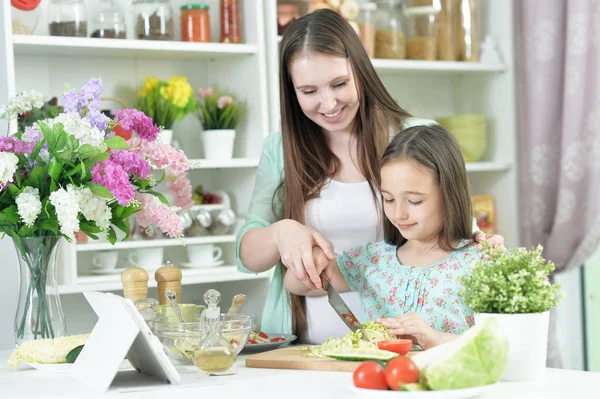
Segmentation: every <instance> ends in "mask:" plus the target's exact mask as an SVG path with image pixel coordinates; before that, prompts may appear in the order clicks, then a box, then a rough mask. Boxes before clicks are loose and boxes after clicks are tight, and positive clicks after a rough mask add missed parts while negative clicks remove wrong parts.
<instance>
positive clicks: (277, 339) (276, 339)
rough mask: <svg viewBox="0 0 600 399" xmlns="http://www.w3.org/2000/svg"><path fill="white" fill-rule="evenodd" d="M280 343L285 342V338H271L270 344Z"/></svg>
mask: <svg viewBox="0 0 600 399" xmlns="http://www.w3.org/2000/svg"><path fill="white" fill-rule="evenodd" d="M281 341H285V338H282V337H278V338H271V342H281Z"/></svg>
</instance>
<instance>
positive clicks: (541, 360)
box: [475, 312, 550, 381]
mask: <svg viewBox="0 0 600 399" xmlns="http://www.w3.org/2000/svg"><path fill="white" fill-rule="evenodd" d="M490 317H493V318H495V319H496V321H498V323H499V324H500V326H501V327H502V329H503V331H504V334H505V335H506V338H507V339H508V347H509V351H508V364H507V366H506V372H505V373H504V375H503V376H502V381H535V380H539V379H541V378H543V377H544V375H545V373H546V355H547V350H548V326H549V323H550V312H543V313H522V314H495V313H476V314H475V324H478V323H483V322H484V321H485V320H486V319H488V318H490Z"/></svg>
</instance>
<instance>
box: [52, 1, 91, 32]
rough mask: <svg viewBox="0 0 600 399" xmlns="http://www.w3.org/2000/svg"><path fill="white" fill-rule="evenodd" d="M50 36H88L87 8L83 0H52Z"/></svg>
mask: <svg viewBox="0 0 600 399" xmlns="http://www.w3.org/2000/svg"><path fill="white" fill-rule="evenodd" d="M48 13H49V14H48V21H49V25H48V29H49V31H50V36H71V37H87V25H88V24H87V10H86V8H85V4H84V2H83V0H51V1H50V7H48Z"/></svg>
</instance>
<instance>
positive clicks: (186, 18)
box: [180, 4, 210, 43]
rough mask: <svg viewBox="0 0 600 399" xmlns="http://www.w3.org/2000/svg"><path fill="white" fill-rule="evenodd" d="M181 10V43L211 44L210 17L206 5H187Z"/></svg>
mask: <svg viewBox="0 0 600 399" xmlns="http://www.w3.org/2000/svg"><path fill="white" fill-rule="evenodd" d="M180 9H181V41H182V42H206V43H208V42H210V15H209V14H208V10H209V7H208V5H206V4H186V5H183V6H181V7H180Z"/></svg>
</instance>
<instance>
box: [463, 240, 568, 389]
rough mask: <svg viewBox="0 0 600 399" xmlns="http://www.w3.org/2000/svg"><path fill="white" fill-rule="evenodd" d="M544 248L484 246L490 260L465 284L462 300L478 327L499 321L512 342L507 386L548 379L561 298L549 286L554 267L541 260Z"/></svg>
mask: <svg viewBox="0 0 600 399" xmlns="http://www.w3.org/2000/svg"><path fill="white" fill-rule="evenodd" d="M542 250H543V248H542V246H541V245H538V246H537V247H536V248H534V249H532V250H526V249H525V248H517V249H511V250H508V251H506V252H503V251H501V250H500V249H498V248H490V247H489V245H485V243H484V254H485V255H488V257H486V259H480V260H478V261H477V262H475V264H474V265H473V270H472V272H471V273H470V274H468V275H466V276H464V277H463V278H462V283H463V284H464V290H462V292H461V295H462V297H463V299H464V300H465V303H466V304H467V305H469V306H470V307H471V308H472V309H473V312H474V314H475V324H479V323H483V322H484V321H485V320H486V319H488V318H491V317H493V318H495V319H496V320H497V321H498V322H499V323H500V325H501V327H502V329H503V330H504V333H505V334H506V336H507V338H508V341H509V355H508V366H507V367H506V372H505V374H504V376H503V380H504V381H530V380H537V379H539V378H541V377H543V376H544V373H545V368H546V354H547V346H548V326H549V314H550V309H552V308H553V307H554V306H556V304H557V303H558V302H559V300H560V299H561V297H562V293H561V292H560V286H559V285H557V284H552V283H551V282H550V279H549V276H550V273H552V271H553V270H554V264H553V263H552V262H551V261H547V260H545V259H544V258H543V256H542Z"/></svg>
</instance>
